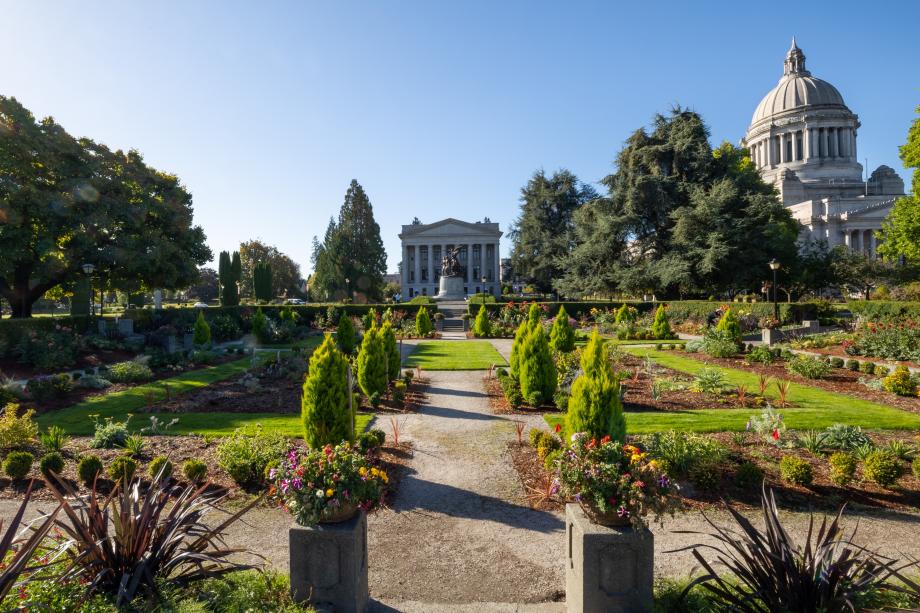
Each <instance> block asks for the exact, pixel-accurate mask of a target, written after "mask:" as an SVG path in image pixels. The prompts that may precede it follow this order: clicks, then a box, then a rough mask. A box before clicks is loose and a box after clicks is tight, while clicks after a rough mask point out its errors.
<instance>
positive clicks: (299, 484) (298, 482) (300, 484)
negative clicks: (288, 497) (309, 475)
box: [291, 477, 303, 490]
mask: <svg viewBox="0 0 920 613" xmlns="http://www.w3.org/2000/svg"><path fill="white" fill-rule="evenodd" d="M291 485H293V486H294V489H295V490H299V489H300V488H302V487H303V481H302V480H301V478H300V477H294V480H293V481H291Z"/></svg>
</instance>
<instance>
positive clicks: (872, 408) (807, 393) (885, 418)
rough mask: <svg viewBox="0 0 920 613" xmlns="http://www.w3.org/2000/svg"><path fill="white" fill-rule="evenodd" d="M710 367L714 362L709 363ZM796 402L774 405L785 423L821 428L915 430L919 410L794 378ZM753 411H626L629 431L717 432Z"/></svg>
mask: <svg viewBox="0 0 920 613" xmlns="http://www.w3.org/2000/svg"><path fill="white" fill-rule="evenodd" d="M630 352H631V353H633V354H635V355H639V356H642V357H644V356H646V355H649V356H651V358H652V360H654V361H655V362H656V363H658V364H661V365H662V366H665V367H667V368H672V369H674V370H678V371H681V372H684V373H688V374H691V375H692V374H695V373H697V372H698V371H699V370H701V369H703V368H706V367H707V365H706V364H704V363H703V362H701V361H700V360H696V359H694V358H691V357H685V356H682V355H676V354H672V353H665V352H659V351H652V350H649V349H640V348H634V349H632V350H630ZM709 367H710V368H713V366H711V365H710V366H709ZM719 369H720V370H721V371H722V372H723V373H724V374H725V380H726V381H727V382H728V383H729V384H731V385H747V386H748V389H749V390H756V389H757V387H758V385H757V381H758V376H757V375H756V374H754V373H751V372H746V371H743V370H739V369H735V368H722V367H719ZM767 396H768V397H775V396H776V390H775V388H774V387H773V386H772V385H771V386H770V388H768V390H767ZM787 398H788V399H789V402H790V403H792V404H794V405H796V406H795V408H787V409H777V410H779V412H780V413H782V414H783V420H784V421H785V422H786V425H788V426H789V427H790V428H795V429H797V430H810V429H819V428H826V427H827V426H830V425H832V424H835V423H846V424H850V425H853V426H862V427H863V428H867V429H874V430H918V429H920V415H917V414H915V413H908V412H907V411H902V410H900V409H896V408H894V407H889V406H885V405H882V404H878V403H875V402H869V401H868V400H862V399H859V398H852V397H850V396H844V395H843V394H836V393H834V392H828V391H825V390H822V389H817V388H814V387H809V386H807V385H801V384H797V383H793V384H792V385H790V387H789V394H788V396H787ZM755 413H757V409H699V410H691V411H649V412H638V413H632V412H628V413H627V414H626V427H627V430H628V431H629V432H630V433H632V434H646V433H649V432H657V431H661V430H671V429H674V430H684V431H694V432H719V431H727V430H743V429H744V427H745V425H746V424H747V420H748V418H749V417H750V416H751V415H753V414H755ZM546 421H547V423H549V424H550V426H555V425H556V424H557V423H562V421H563V417H562V416H561V415H558V414H549V415H546Z"/></svg>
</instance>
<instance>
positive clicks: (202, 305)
mask: <svg viewBox="0 0 920 613" xmlns="http://www.w3.org/2000/svg"><path fill="white" fill-rule="evenodd" d="M192 308H193V309H206V308H208V305H206V304H205V303H204V302H196V303H195V304H193V305H192Z"/></svg>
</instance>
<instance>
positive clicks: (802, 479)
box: [779, 455, 814, 487]
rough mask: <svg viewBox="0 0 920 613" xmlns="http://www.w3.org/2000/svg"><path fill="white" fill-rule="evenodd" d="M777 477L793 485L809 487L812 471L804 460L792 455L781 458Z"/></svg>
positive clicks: (812, 477) (812, 475) (812, 476)
mask: <svg viewBox="0 0 920 613" xmlns="http://www.w3.org/2000/svg"><path fill="white" fill-rule="evenodd" d="M779 475H780V477H782V479H783V481H786V482H788V483H792V484H794V485H803V486H806V487H807V486H809V485H811V482H812V480H813V479H814V471H813V470H812V468H811V464H809V463H808V462H807V461H806V460H803V459H802V458H799V457H796V456H794V455H786V456H783V459H782V460H780V461H779Z"/></svg>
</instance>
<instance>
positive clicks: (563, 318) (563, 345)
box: [549, 306, 575, 353]
mask: <svg viewBox="0 0 920 613" xmlns="http://www.w3.org/2000/svg"><path fill="white" fill-rule="evenodd" d="M549 345H550V347H551V348H552V349H553V350H554V351H561V352H562V353H569V352H570V351H574V350H575V330H574V329H572V324H571V323H569V314H568V313H566V312H565V306H560V307H559V312H558V313H556V319H554V320H553V328H552V330H551V331H550V333H549Z"/></svg>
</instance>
